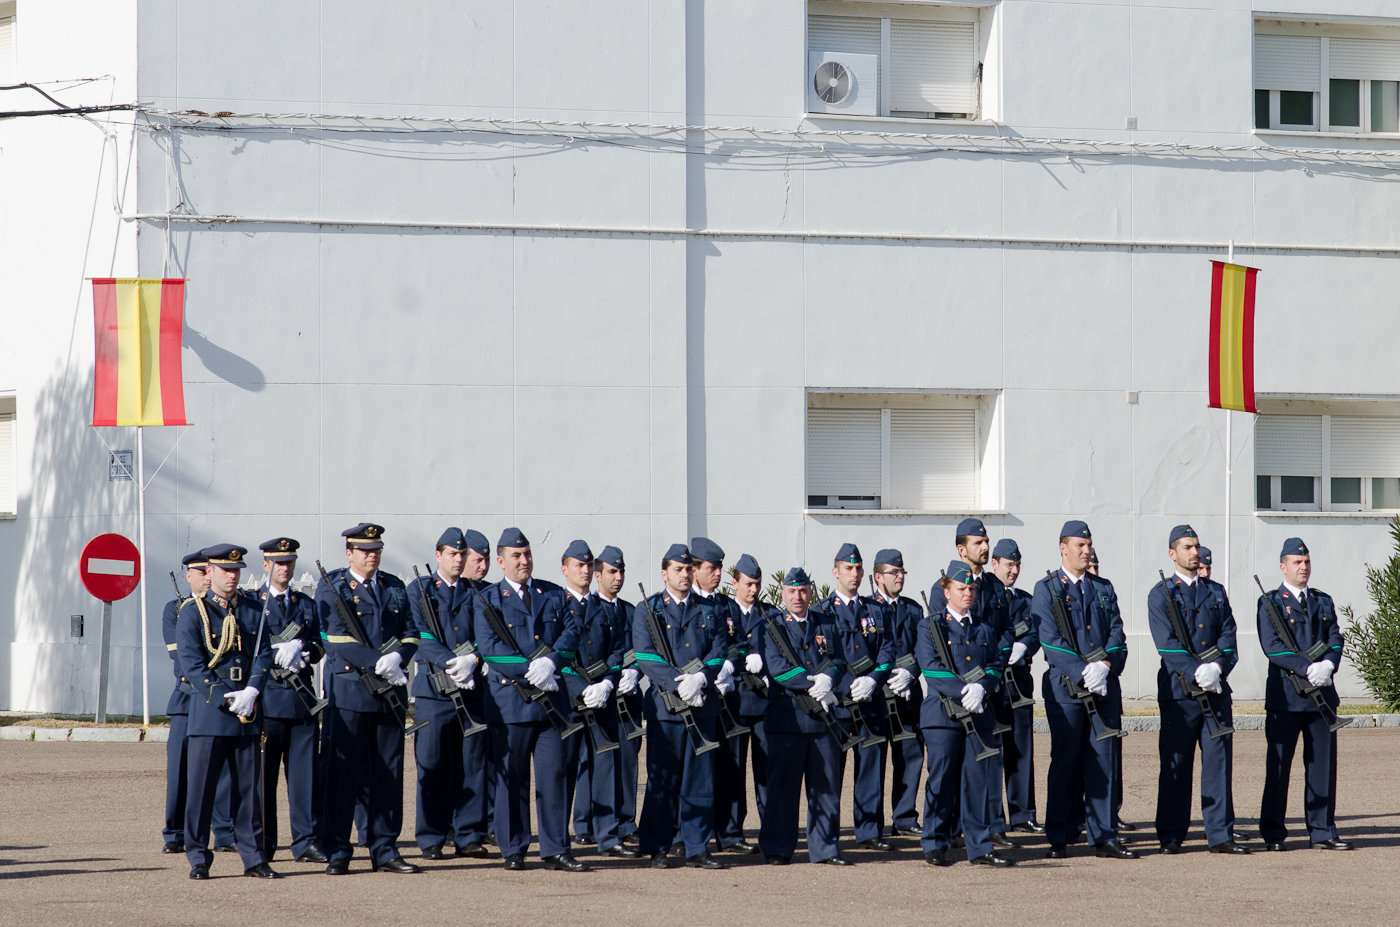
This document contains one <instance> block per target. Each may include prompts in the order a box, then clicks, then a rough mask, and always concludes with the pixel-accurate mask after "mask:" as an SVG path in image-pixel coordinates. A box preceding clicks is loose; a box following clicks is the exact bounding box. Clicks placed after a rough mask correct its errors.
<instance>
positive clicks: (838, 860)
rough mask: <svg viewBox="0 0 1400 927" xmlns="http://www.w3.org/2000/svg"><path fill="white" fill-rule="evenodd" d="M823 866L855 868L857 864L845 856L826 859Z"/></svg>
mask: <svg viewBox="0 0 1400 927" xmlns="http://www.w3.org/2000/svg"><path fill="white" fill-rule="evenodd" d="M822 865H823V866H854V865H855V863H853V862H851V861H850V860H849V859H847V858H846V857H844V856H833V857H831V858H830V859H824V860H822Z"/></svg>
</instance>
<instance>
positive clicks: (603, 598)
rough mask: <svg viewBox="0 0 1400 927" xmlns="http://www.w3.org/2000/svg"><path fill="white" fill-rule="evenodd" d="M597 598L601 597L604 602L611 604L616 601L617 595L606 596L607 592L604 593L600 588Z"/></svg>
mask: <svg viewBox="0 0 1400 927" xmlns="http://www.w3.org/2000/svg"><path fill="white" fill-rule="evenodd" d="M598 598H600V599H602V600H603V601H604V602H607V603H608V604H609V605H611V604H612V603H614V602H616V601H617V596H613V597H612V598H608V595H607V593H605V592H604V591H603V590H601V589H599V590H598Z"/></svg>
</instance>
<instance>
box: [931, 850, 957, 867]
mask: <svg viewBox="0 0 1400 927" xmlns="http://www.w3.org/2000/svg"><path fill="white" fill-rule="evenodd" d="M924 862H926V863H928V864H929V865H930V866H951V865H953V864H952V863H950V862H948V851H947V850H929V851H928V852H927V853H925V854H924Z"/></svg>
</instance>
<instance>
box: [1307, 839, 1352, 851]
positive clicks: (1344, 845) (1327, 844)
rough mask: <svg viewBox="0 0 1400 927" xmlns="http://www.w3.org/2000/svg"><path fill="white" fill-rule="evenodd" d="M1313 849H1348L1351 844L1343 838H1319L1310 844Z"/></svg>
mask: <svg viewBox="0 0 1400 927" xmlns="http://www.w3.org/2000/svg"><path fill="white" fill-rule="evenodd" d="M1312 848H1313V849H1314V850H1350V849H1351V844H1350V843H1348V842H1347V841H1345V840H1321V841H1318V842H1317V843H1314V844H1313V845H1312Z"/></svg>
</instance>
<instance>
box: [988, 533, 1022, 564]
mask: <svg viewBox="0 0 1400 927" xmlns="http://www.w3.org/2000/svg"><path fill="white" fill-rule="evenodd" d="M992 556H993V557H997V558H999V559H1001V560H1010V561H1011V562H1012V563H1020V562H1021V548H1019V547H1017V546H1016V542H1015V541H1013V540H1011V538H1002V539H1001V540H1000V541H997V546H996V547H994V548H992Z"/></svg>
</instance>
